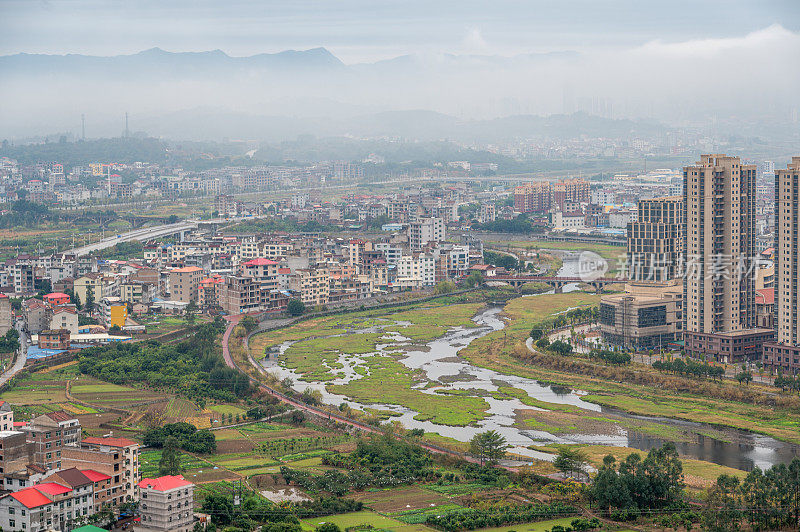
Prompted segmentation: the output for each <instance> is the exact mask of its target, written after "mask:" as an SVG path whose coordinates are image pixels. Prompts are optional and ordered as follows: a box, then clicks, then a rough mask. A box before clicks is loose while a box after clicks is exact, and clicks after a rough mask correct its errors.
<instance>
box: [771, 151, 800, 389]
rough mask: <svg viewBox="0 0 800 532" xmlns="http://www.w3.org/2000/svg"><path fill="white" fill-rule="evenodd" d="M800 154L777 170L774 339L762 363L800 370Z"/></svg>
mask: <svg viewBox="0 0 800 532" xmlns="http://www.w3.org/2000/svg"><path fill="white" fill-rule="evenodd" d="M798 237H800V157H792V162H791V163H790V164H789V165H788V166H787V168H786V169H784V170H776V171H775V280H774V285H775V289H774V305H775V338H774V341H771V342H769V343H767V345H765V346H764V354H763V359H762V363H763V364H764V366H765V367H768V368H770V369H772V370H774V371H783V372H786V373H791V374H797V373H798V371H800V324H798V322H797V321H798V318H799V317H800V310H799V308H800V301H798V298H800V287H798V282H800V259H799V258H798V257H800V243H798Z"/></svg>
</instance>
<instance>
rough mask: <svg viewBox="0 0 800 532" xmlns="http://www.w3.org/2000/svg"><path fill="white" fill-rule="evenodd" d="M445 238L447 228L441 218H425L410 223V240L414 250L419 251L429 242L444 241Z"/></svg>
mask: <svg viewBox="0 0 800 532" xmlns="http://www.w3.org/2000/svg"><path fill="white" fill-rule="evenodd" d="M444 239H445V228H444V221H443V220H442V219H441V218H424V219H422V220H420V221H418V222H412V223H411V224H410V225H409V228H408V240H409V246H410V247H411V249H412V250H415V251H418V250H420V249H422V248H423V247H424V246H425V245H426V244H428V243H429V242H442V241H444Z"/></svg>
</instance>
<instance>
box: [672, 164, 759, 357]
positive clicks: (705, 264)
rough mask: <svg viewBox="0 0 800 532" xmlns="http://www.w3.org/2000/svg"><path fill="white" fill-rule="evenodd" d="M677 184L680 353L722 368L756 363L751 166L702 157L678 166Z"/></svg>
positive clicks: (753, 211) (753, 170)
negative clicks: (681, 231) (681, 240)
mask: <svg viewBox="0 0 800 532" xmlns="http://www.w3.org/2000/svg"><path fill="white" fill-rule="evenodd" d="M683 181H684V186H683V191H684V196H683V197H684V219H685V227H686V232H685V245H686V260H685V265H684V268H685V275H684V302H685V303H684V329H685V333H684V339H685V340H686V346H685V349H686V352H687V353H688V354H689V355H691V356H700V355H701V354H704V355H707V356H712V357H714V358H716V359H717V360H718V361H721V362H738V361H741V360H743V359H751V360H752V359H760V358H761V350H762V345H763V341H764V338H765V334H764V331H763V330H760V329H754V328H755V325H756V309H755V273H756V272H755V270H756V268H755V264H754V261H755V181H756V167H755V165H743V164H741V161H740V160H739V158H738V157H731V156H727V155H724V154H713V155H702V156H701V160H700V161H699V162H698V163H697V164H695V165H693V166H687V167H684V169H683ZM745 331H748V332H745ZM766 339H768V338H766Z"/></svg>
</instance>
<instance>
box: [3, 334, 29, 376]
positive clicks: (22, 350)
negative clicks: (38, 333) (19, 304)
mask: <svg viewBox="0 0 800 532" xmlns="http://www.w3.org/2000/svg"><path fill="white" fill-rule="evenodd" d="M14 327H15V328H16V329H17V331H19V349H18V350H17V358H16V359H15V360H14V365H13V366H11V367H10V368H8V370H6V372H5V373H3V374H2V375H0V386H2V385H4V384H5V383H7V382H8V381H10V380H11V379H12V378H13V377H14V375H16V374H17V373H19V372H20V371H22V368H24V367H25V362H27V361H28V335H27V334H25V331H24V330H23V328H22V322H21V321H17V322H16V323H15V324H14Z"/></svg>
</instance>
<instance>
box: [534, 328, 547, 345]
mask: <svg viewBox="0 0 800 532" xmlns="http://www.w3.org/2000/svg"><path fill="white" fill-rule="evenodd" d="M542 336H544V330H543V329H542V328H541V327H534V328H533V329H531V339H532V340H533V341H534V342H535V341H536V340H538V339H540V338H541V337H542Z"/></svg>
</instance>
